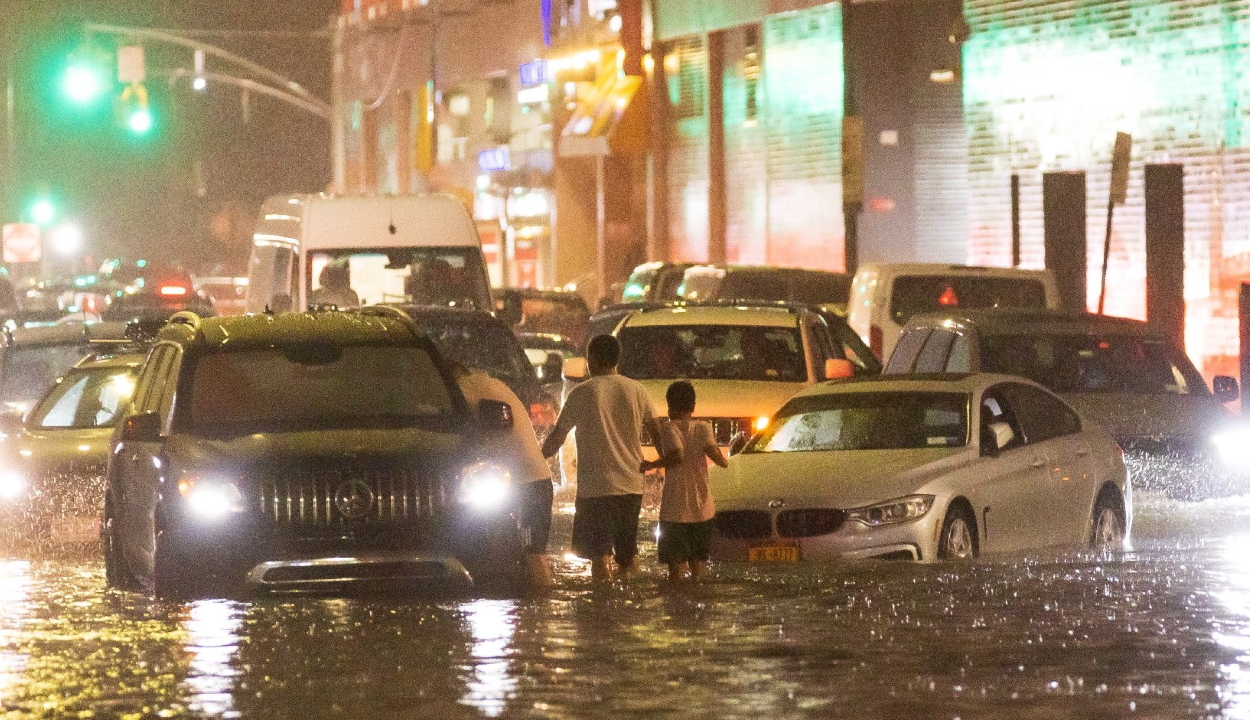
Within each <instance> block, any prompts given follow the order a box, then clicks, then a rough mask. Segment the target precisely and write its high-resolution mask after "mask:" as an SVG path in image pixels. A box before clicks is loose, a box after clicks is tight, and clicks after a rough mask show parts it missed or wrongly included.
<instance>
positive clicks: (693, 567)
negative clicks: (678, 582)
mask: <svg viewBox="0 0 1250 720" xmlns="http://www.w3.org/2000/svg"><path fill="white" fill-rule="evenodd" d="M705 577H707V563H706V562H704V561H702V560H695V561H694V562H692V563H690V579H691V580H702V579H703V578H705Z"/></svg>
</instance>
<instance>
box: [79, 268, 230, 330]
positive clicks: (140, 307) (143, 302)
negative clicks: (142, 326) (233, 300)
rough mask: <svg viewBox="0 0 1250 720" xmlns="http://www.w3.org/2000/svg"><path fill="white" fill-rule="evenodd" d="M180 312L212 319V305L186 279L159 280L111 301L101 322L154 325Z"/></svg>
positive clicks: (186, 277) (175, 277)
mask: <svg viewBox="0 0 1250 720" xmlns="http://www.w3.org/2000/svg"><path fill="white" fill-rule="evenodd" d="M183 310H188V311H191V312H194V313H195V314H197V315H199V316H200V317H208V316H211V315H216V314H217V311H216V309H215V308H214V307H213V301H212V299H211V298H209V297H208V296H207V295H204V294H202V293H201V292H199V291H197V290H196V289H195V287H194V283H193V282H192V280H191V276H190V275H185V274H183V275H173V276H169V277H164V278H159V279H158V280H157V281H155V282H152V283H148V284H145V285H144V286H143V287H141V288H136V289H134V290H133V291H127V292H123V293H122V295H121V296H119V297H114V298H113V301H112V302H111V303H109V305H108V307H107V308H105V309H104V312H103V315H102V316H103V318H104V319H105V320H108V321H117V322H145V321H147V322H154V321H164V320H167V319H169V317H170V316H171V315H173V314H174V313H177V312H181V311H183Z"/></svg>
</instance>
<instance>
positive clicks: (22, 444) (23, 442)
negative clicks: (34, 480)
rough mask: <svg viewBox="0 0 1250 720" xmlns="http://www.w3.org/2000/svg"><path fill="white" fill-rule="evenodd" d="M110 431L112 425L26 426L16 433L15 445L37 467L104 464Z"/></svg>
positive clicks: (106, 458) (111, 432)
mask: <svg viewBox="0 0 1250 720" xmlns="http://www.w3.org/2000/svg"><path fill="white" fill-rule="evenodd" d="M112 435H113V428H90V429H84V430H72V429H66V430H28V431H25V432H23V433H22V434H21V435H19V436H18V437H17V439H16V440H17V441H16V443H15V447H16V449H17V451H18V452H19V453H20V454H21V456H22V457H23V458H24V459H25V461H26V462H28V463H31V464H33V465H35V466H38V467H48V466H54V465H64V464H77V463H84V464H99V465H101V466H103V465H104V463H105V462H106V461H107V460H108V449H109V438H111V437H112Z"/></svg>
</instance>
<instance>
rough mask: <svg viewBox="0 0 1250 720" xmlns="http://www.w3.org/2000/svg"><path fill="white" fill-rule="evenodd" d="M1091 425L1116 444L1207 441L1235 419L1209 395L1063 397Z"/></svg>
mask: <svg viewBox="0 0 1250 720" xmlns="http://www.w3.org/2000/svg"><path fill="white" fill-rule="evenodd" d="M1063 399H1064V400H1066V401H1068V404H1070V405H1072V407H1074V408H1076V409H1077V411H1078V412H1079V413H1080V414H1081V416H1082V417H1084V418H1085V420H1087V421H1088V422H1091V423H1094V424H1095V425H1100V426H1102V427H1103V428H1105V429H1106V430H1107V431H1108V432H1110V433H1111V435H1112V437H1114V438H1116V440H1120V441H1124V440H1132V439H1134V438H1160V439H1177V440H1187V441H1188V440H1205V439H1206V438H1208V437H1210V435H1211V433H1212V432H1214V431H1215V430H1216V429H1218V428H1219V427H1220V426H1222V425H1224V424H1226V423H1228V422H1230V421H1231V420H1232V419H1233V416H1232V414H1231V413H1230V412H1228V410H1226V409H1225V408H1224V406H1222V405H1220V403H1219V402H1218V401H1217V400H1216V399H1215V398H1214V397H1212V396H1210V395H1140V394H1130V393H1074V394H1066V395H1063Z"/></svg>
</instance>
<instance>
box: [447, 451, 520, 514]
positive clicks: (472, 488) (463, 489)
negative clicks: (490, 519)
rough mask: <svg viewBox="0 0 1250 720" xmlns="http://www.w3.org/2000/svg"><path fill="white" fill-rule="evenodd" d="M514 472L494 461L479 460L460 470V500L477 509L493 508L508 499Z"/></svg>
mask: <svg viewBox="0 0 1250 720" xmlns="http://www.w3.org/2000/svg"><path fill="white" fill-rule="evenodd" d="M511 489H512V473H510V472H508V470H507V469H506V468H502V467H500V466H498V465H494V464H492V463H486V462H479V463H474V464H473V465H470V466H469V467H467V468H465V469H464V470H461V471H460V495H459V497H460V502H461V503H463V504H465V505H468V506H470V507H473V508H475V509H477V510H493V509H495V508H497V507H499V506H500V505H503V503H504V501H505V500H507V499H508V493H509V492H510V491H511Z"/></svg>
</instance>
